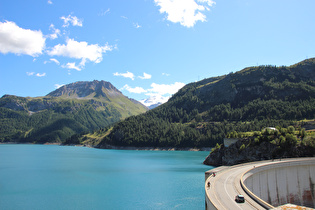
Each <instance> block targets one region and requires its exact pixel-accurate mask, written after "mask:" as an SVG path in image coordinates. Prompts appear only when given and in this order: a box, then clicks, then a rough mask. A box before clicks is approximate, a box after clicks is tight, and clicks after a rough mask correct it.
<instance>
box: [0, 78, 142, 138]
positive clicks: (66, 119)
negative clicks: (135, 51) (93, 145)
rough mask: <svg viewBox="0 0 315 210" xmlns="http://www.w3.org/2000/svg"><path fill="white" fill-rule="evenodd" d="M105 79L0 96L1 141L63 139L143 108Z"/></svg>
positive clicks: (137, 112) (96, 128) (101, 125)
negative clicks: (42, 93) (43, 91)
mask: <svg viewBox="0 0 315 210" xmlns="http://www.w3.org/2000/svg"><path fill="white" fill-rule="evenodd" d="M146 110H147V109H146V108H145V107H144V106H143V105H141V104H140V103H138V102H135V101H134V100H131V99H129V98H127V97H125V96H124V95H123V94H122V93H121V92H120V91H118V90H117V89H116V88H115V87H114V86H112V85H111V84H110V83H108V82H105V81H93V82H76V83H72V84H69V85H65V86H63V87H61V88H59V89H57V90H55V91H54V92H52V93H50V94H48V95H47V96H44V97H37V98H31V97H27V98H25V97H17V96H11V95H5V96H3V97H2V98H1V99H0V142H10V141H11V142H36V143H46V142H59V143H60V142H63V141H65V139H67V138H69V137H71V136H72V135H74V134H79V133H88V132H89V131H93V130H98V129H100V128H103V127H106V126H109V125H111V124H113V123H115V122H117V121H119V120H121V119H124V118H126V117H129V116H131V115H136V114H140V113H143V112H145V111H146Z"/></svg>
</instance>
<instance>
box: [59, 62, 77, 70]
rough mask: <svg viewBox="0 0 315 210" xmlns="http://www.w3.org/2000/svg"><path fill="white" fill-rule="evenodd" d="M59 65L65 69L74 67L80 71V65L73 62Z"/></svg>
mask: <svg viewBox="0 0 315 210" xmlns="http://www.w3.org/2000/svg"><path fill="white" fill-rule="evenodd" d="M61 67H62V68H66V69H75V70H77V71H81V70H82V69H81V67H80V66H76V65H75V62H73V63H67V64H66V65H62V66H61Z"/></svg>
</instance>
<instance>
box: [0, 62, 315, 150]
mask: <svg viewBox="0 0 315 210" xmlns="http://www.w3.org/2000/svg"><path fill="white" fill-rule="evenodd" d="M151 102H152V101H151ZM151 102H150V101H146V102H145V101H143V102H142V103H147V104H149V103H151ZM152 104H154V103H152ZM314 118H315V58H311V59H307V60H304V61H302V62H300V63H297V64H295V65H292V66H280V67H276V66H271V65H267V66H256V67H248V68H245V69H243V70H241V71H237V72H235V73H230V74H227V75H222V76H218V77H211V78H207V79H204V80H202V81H198V82H193V83H190V84H187V85H186V86H184V87H183V88H182V89H180V90H179V91H178V92H177V93H176V94H174V95H173V96H172V97H171V98H170V99H169V100H168V101H167V102H166V103H164V104H162V105H160V106H158V107H156V108H154V109H152V110H149V111H147V107H145V106H144V105H142V104H141V103H140V102H137V101H135V100H133V99H129V98H127V97H125V96H124V95H123V94H122V93H121V92H120V91H119V90H117V89H116V88H115V87H114V86H113V85H111V84H110V83H109V82H104V81H93V82H76V83H72V84H69V85H65V86H63V87H61V88H59V89H57V90H55V91H53V92H51V93H49V94H48V95H47V96H44V97H37V98H24V97H17V96H9V95H5V96H3V97H2V98H1V99H0V125H1V127H0V141H2V142H5V141H17V142H37V143H45V142H62V143H66V144H89V145H91V146H95V147H99V148H111V147H113V146H119V147H121V146H122V147H142V148H145V147H172V148H174V147H175V148H203V147H207V148H209V147H214V146H215V145H216V144H217V143H219V144H221V143H222V141H223V138H224V137H225V136H226V135H227V133H229V132H232V131H238V132H247V131H259V130H261V129H262V128H264V127H270V126H271V127H276V126H282V127H287V126H290V125H296V122H297V121H300V120H304V119H314Z"/></svg>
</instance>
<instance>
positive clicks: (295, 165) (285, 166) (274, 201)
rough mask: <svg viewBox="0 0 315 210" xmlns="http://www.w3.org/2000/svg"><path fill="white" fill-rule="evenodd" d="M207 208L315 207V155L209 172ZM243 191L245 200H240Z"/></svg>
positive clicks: (222, 168) (206, 189)
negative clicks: (236, 197) (289, 205)
mask: <svg viewBox="0 0 315 210" xmlns="http://www.w3.org/2000/svg"><path fill="white" fill-rule="evenodd" d="M205 191H206V209H232V208H233V209H274V208H276V207H279V206H282V205H285V204H295V205H298V206H304V207H308V208H315V195H314V193H315V158H296V159H283V160H275V161H260V162H252V163H248V164H241V165H237V166H230V167H226V166H225V167H219V168H215V169H212V170H210V171H208V172H206V184H205ZM237 194H243V195H244V197H245V203H243V204H239V203H236V202H235V200H234V198H235V196H236V195H237Z"/></svg>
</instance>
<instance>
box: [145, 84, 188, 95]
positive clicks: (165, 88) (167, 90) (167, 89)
mask: <svg viewBox="0 0 315 210" xmlns="http://www.w3.org/2000/svg"><path fill="white" fill-rule="evenodd" d="M184 86H185V84H184V83H181V82H175V83H174V84H170V85H166V84H156V83H152V84H151V89H149V90H148V92H150V93H153V94H157V95H172V94H175V93H176V92H177V91H178V90H179V89H181V88H182V87H184Z"/></svg>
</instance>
